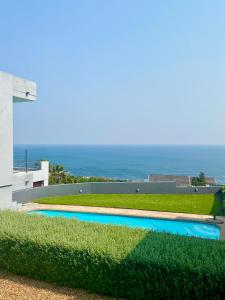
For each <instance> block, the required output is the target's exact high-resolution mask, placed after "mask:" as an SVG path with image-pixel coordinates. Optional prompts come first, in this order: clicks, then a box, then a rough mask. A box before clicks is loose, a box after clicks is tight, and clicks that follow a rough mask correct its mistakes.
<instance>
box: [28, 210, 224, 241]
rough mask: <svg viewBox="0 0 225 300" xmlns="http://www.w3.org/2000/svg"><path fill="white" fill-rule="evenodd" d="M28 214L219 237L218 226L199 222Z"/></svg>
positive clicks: (63, 213)
mask: <svg viewBox="0 0 225 300" xmlns="http://www.w3.org/2000/svg"><path fill="white" fill-rule="evenodd" d="M29 214H40V215H45V216H48V217H64V218H72V219H78V220H80V221H85V222H97V223H101V224H112V225H120V226H128V227H133V228H143V229H149V230H154V231H160V232H169V233H173V234H179V235H186V236H195V237H201V238H206V239H214V240H218V239H219V238H220V229H219V227H217V226H215V225H211V224H205V223H201V222H190V221H174V220H164V219H155V218H141V217H127V216H119V215H108V214H95V213H83V212H69V211H59V210H58V211H57V210H35V211H31V212H29Z"/></svg>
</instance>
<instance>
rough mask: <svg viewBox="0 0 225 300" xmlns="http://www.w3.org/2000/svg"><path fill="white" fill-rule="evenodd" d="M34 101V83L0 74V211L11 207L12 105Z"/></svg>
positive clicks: (3, 73)
mask: <svg viewBox="0 0 225 300" xmlns="http://www.w3.org/2000/svg"><path fill="white" fill-rule="evenodd" d="M34 100H36V83H35V82H33V81H30V80H27V79H23V78H19V77H17V76H13V75H11V74H8V73H5V72H0V209H5V208H11V207H13V202H12V189H13V187H12V185H13V103H19V102H32V101H34Z"/></svg>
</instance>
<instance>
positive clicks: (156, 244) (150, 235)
mask: <svg viewBox="0 0 225 300" xmlns="http://www.w3.org/2000/svg"><path fill="white" fill-rule="evenodd" d="M0 253H1V255H0V268H1V269H4V270H8V271H11V272H14V273H17V274H21V275H27V276H29V277H32V278H34V279H39V280H44V281H48V282H54V283H56V284H58V285H65V286H70V287H75V288H84V289H87V290H89V291H91V292H98V293H103V294H106V295H110V296H114V297H118V298H120V297H122V298H126V299H132V300H146V299H200V300H201V299H204V300H205V299H225V289H224V286H225V272H224V270H225V243H224V242H223V241H213V240H205V239H200V238H191V237H182V236H178V235H172V234H165V233H157V232H151V231H147V230H141V229H130V228H127V227H117V226H112V225H102V224H96V223H92V224H90V223H87V222H81V221H78V220H71V219H66V218H48V217H44V216H37V215H26V214H25V213H16V212H0Z"/></svg>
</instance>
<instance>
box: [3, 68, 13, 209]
mask: <svg viewBox="0 0 225 300" xmlns="http://www.w3.org/2000/svg"><path fill="white" fill-rule="evenodd" d="M12 101H13V100H12V77H11V75H9V74H5V73H1V72H0V208H7V207H10V205H11V202H12V199H11V198H12V168H13V123H12V120H13V112H12Z"/></svg>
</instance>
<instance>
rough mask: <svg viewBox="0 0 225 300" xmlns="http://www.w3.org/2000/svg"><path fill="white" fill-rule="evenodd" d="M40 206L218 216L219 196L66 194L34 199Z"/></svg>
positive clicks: (219, 210)
mask: <svg viewBox="0 0 225 300" xmlns="http://www.w3.org/2000/svg"><path fill="white" fill-rule="evenodd" d="M35 202H37V203H41V204H60V205H84V206H100V207H117V208H133V209H145V210H157V211H169V212H184V213H192V214H206V215H207V214H211V215H213V214H215V215H221V201H220V199H219V197H217V196H215V195H213V194H209V195H203V194H201V195H196V194H193V195H171V194H170V195H165V194H162V195H156V194H142V195H141V194H139V195H136V194H135V195H134V194H98V195H94V194H91V195H66V196H54V197H48V198H41V199H37V200H35Z"/></svg>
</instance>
